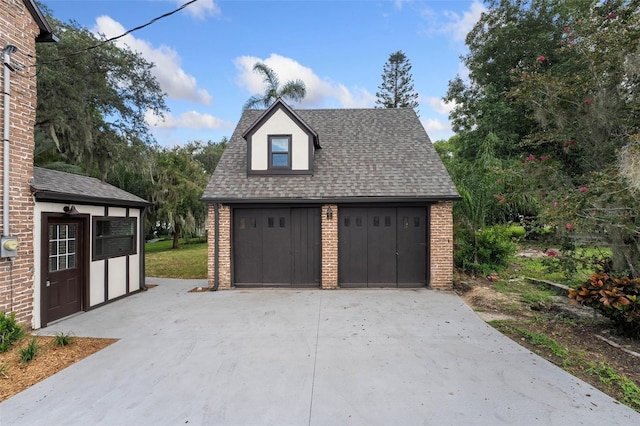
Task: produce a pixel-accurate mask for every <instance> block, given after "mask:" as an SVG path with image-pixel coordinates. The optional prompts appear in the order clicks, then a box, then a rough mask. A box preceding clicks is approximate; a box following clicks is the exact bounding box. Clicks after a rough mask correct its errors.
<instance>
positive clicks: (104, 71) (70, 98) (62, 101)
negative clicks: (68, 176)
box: [35, 16, 166, 180]
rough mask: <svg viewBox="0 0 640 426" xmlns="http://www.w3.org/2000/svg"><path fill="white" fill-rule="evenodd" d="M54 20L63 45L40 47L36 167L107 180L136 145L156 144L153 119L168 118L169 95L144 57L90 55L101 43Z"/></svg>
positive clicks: (108, 51)
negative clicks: (69, 169) (64, 168)
mask: <svg viewBox="0 0 640 426" xmlns="http://www.w3.org/2000/svg"><path fill="white" fill-rule="evenodd" d="M47 19H48V21H49V22H50V23H51V25H52V26H53V29H54V32H55V33H56V34H58V35H59V36H60V41H59V42H58V43H39V44H38V45H37V56H36V57H37V69H38V99H37V101H38V104H37V111H36V127H35V132H36V143H37V144H38V146H36V152H37V153H38V155H37V156H36V165H41V166H47V165H50V164H52V163H59V162H63V163H67V162H68V163H71V164H73V165H75V166H78V167H80V168H82V170H83V172H84V173H85V174H88V175H97V176H99V177H101V178H102V179H103V180H104V179H105V178H106V176H107V175H108V173H109V172H110V171H111V169H112V168H113V166H114V165H115V164H117V163H118V161H119V160H121V159H122V158H125V154H124V152H125V151H126V149H127V146H128V145H129V144H132V143H138V142H139V143H143V144H146V143H150V142H151V141H152V140H153V138H152V136H151V133H150V130H149V125H148V123H147V120H146V118H145V114H147V113H149V112H151V113H153V114H155V115H162V113H163V112H164V111H165V110H166V105H165V101H164V99H165V96H166V95H165V94H164V93H162V90H161V89H160V85H159V84H158V82H157V81H156V79H155V77H153V75H152V73H151V68H152V66H153V65H152V64H151V63H149V62H147V61H146V60H145V59H144V58H143V57H142V56H141V55H140V54H139V53H137V52H134V51H132V50H130V49H129V48H122V47H118V46H116V45H115V44H114V43H105V44H102V45H101V46H99V47H96V48H94V49H87V48H88V47H90V46H96V45H98V44H99V43H100V41H101V38H99V37H98V36H96V35H95V34H94V33H92V32H91V31H89V30H88V29H86V28H83V27H80V26H79V25H78V24H77V23H75V22H69V23H63V22H61V21H58V20H57V19H55V18H54V17H52V16H47ZM77 52H82V53H77ZM43 144H44V145H43ZM40 161H42V163H40Z"/></svg>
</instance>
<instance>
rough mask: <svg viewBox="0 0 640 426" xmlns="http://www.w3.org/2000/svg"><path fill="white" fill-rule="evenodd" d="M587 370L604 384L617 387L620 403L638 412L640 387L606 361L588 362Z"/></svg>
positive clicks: (639, 408)
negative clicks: (620, 396)
mask: <svg viewBox="0 0 640 426" xmlns="http://www.w3.org/2000/svg"><path fill="white" fill-rule="evenodd" d="M587 372H589V373H591V374H594V375H596V376H598V378H599V380H600V381H601V382H602V383H604V384H606V385H614V386H617V387H619V388H620V391H621V392H622V398H621V401H622V403H623V404H626V405H628V406H629V407H631V408H633V409H634V410H636V411H639V412H640V387H638V385H636V384H635V383H634V382H633V381H631V380H630V379H629V378H627V377H625V376H621V375H619V374H618V373H616V372H615V370H614V369H613V368H612V367H611V366H610V365H609V364H607V363H606V362H601V363H599V364H594V363H589V366H588V368H587Z"/></svg>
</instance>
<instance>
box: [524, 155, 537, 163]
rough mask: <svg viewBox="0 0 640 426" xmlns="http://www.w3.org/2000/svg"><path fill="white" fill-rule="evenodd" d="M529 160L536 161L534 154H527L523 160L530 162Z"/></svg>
mask: <svg viewBox="0 0 640 426" xmlns="http://www.w3.org/2000/svg"><path fill="white" fill-rule="evenodd" d="M531 161H536V156H535V155H533V154H529V156H528V157H527V158H525V160H524V162H525V164H526V163H530V162H531Z"/></svg>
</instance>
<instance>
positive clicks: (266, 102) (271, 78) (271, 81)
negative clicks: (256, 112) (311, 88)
mask: <svg viewBox="0 0 640 426" xmlns="http://www.w3.org/2000/svg"><path fill="white" fill-rule="evenodd" d="M253 71H254V72H257V73H258V74H261V75H262V80H263V81H264V84H265V86H266V90H265V91H264V95H262V96H258V95H254V96H252V97H250V98H249V100H248V101H247V102H246V103H245V104H244V109H254V108H256V107H258V106H264V107H265V108H268V107H269V106H270V105H271V104H272V103H274V102H275V100H276V99H278V98H287V99H291V100H292V101H301V100H302V99H303V98H304V96H305V95H306V94H307V89H306V88H305V86H304V82H303V81H302V80H299V79H298V80H295V81H293V80H289V81H287V82H286V83H285V84H284V86H282V87H280V81H279V80H278V75H277V74H276V73H275V71H273V70H272V69H271V68H270V67H269V66H267V65H265V64H263V63H262V62H256V64H255V65H254V66H253Z"/></svg>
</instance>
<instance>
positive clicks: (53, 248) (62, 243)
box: [49, 224, 78, 272]
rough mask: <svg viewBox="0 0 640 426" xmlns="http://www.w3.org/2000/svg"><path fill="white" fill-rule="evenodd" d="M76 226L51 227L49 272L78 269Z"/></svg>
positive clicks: (59, 225)
mask: <svg viewBox="0 0 640 426" xmlns="http://www.w3.org/2000/svg"><path fill="white" fill-rule="evenodd" d="M77 227H78V225H76V224H51V225H49V272H56V271H63V270H65V269H74V268H75V267H76V235H77Z"/></svg>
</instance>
